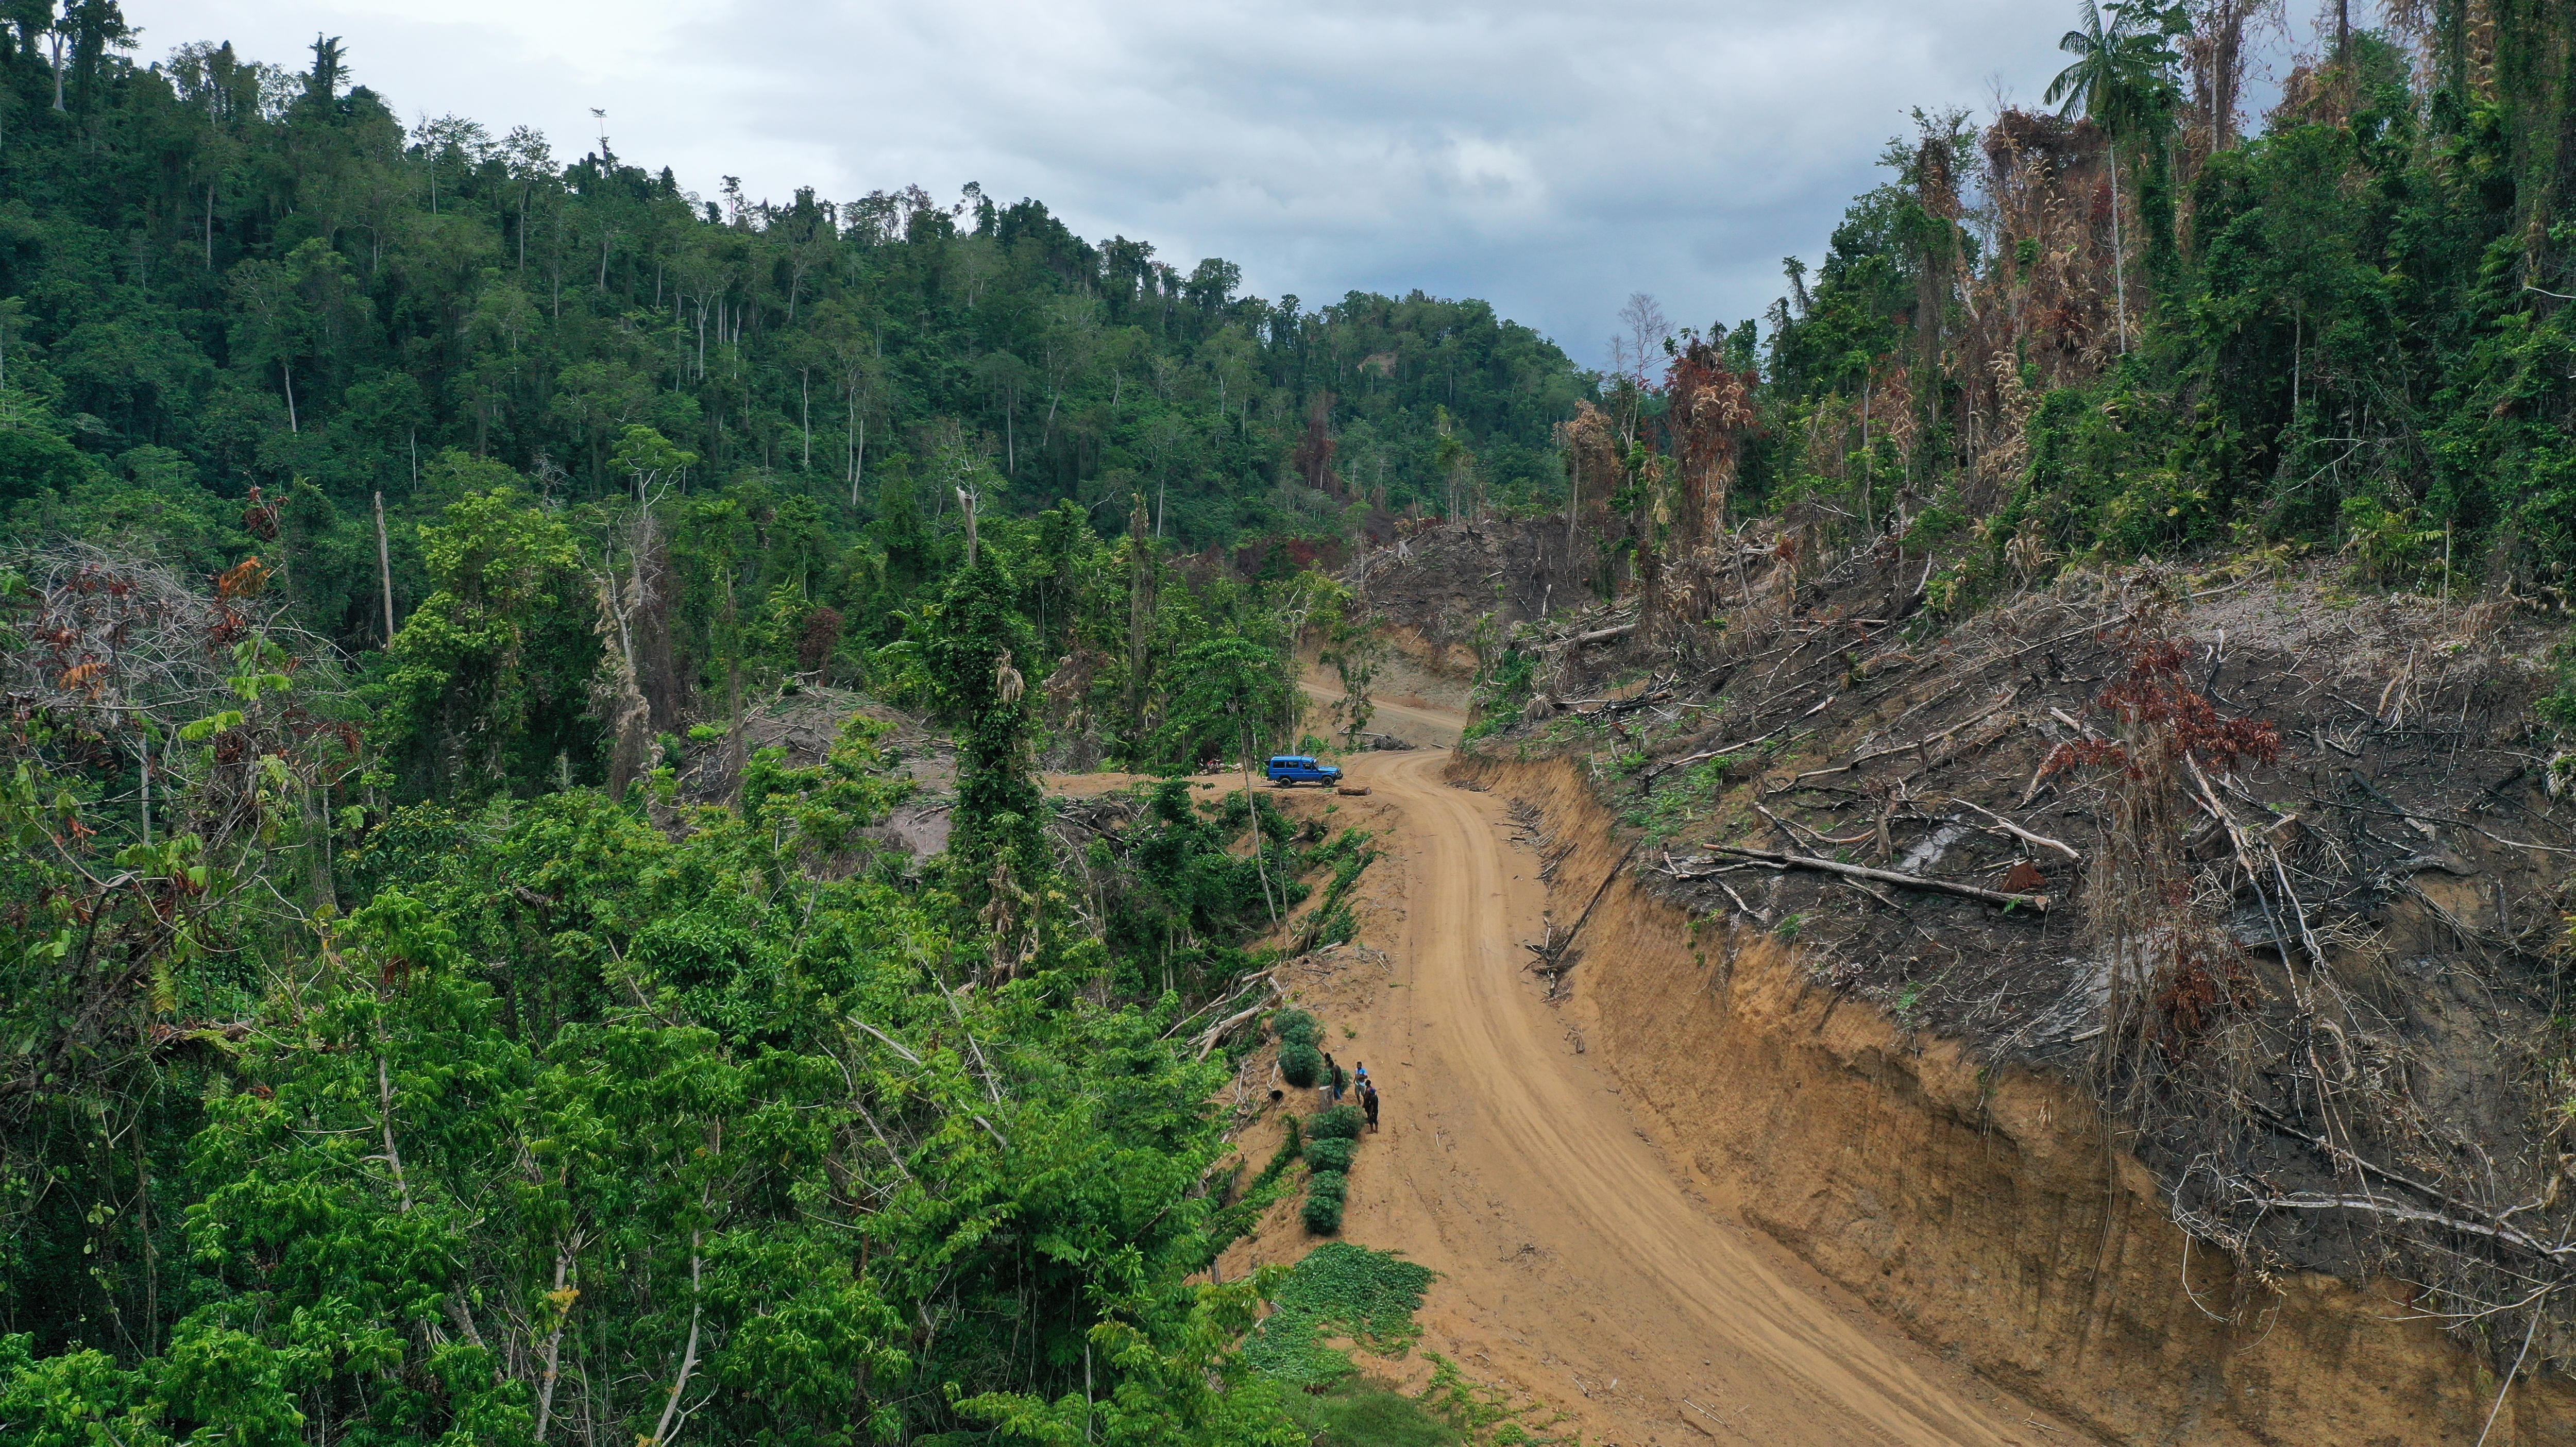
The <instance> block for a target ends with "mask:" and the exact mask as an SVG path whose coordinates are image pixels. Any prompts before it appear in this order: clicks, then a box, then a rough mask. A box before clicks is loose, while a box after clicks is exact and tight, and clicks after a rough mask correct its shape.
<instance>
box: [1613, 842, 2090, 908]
mask: <svg viewBox="0 0 2576 1447" xmlns="http://www.w3.org/2000/svg"><path fill="white" fill-rule="evenodd" d="M1709 848H1711V849H1713V850H1715V851H1717V852H1718V853H1720V854H1732V855H1736V856H1738V857H1740V858H1744V859H1758V860H1760V861H1762V862H1763V863H1765V864H1769V865H1775V866H1778V867H1780V868H1784V869H1813V870H1817V871H1819V872H1821V873H1825V874H1839V875H1843V876H1845V877H1846V878H1850V879H1868V880H1875V881H1877V882H1878V883H1880V884H1901V885H1903V886H1905V887H1906V888H1908V889H1928V890H1931V891H1933V892H1935V893H1937V894H1955V895H1957V896H1959V897H1960V898H1962V899H1975V900H1983V901H1984V902H1986V903H1987V904H1997V905H2002V906H2004V907H2006V908H2020V909H2030V910H2039V911H2042V912H2045V911H2046V910H2047V909H2048V905H2049V899H2048V896H2047V895H2044V894H2006V893H2005V892H2004V891H2002V890H1999V889H1981V888H1979V887H1978V886H1976V885H1973V884H1958V883H1954V882H1952V881H1950V880H1947V879H1925V878H1923V877H1922V876H1921V875H1916V874H1900V873H1898V872H1897V871H1895V870H1893V869H1872V868H1869V867H1868V866H1866V865H1861V864H1844V863H1841V862H1840V861H1838V860H1832V859H1817V858H1814V857H1812V856H1810V855H1804V854H1777V853H1774V852H1772V851H1771V850H1768V849H1745V848H1740V847H1738V846H1736V845H1733V844H1712V845H1710V846H1709ZM1694 862H1697V861H1690V860H1685V861H1683V862H1682V863H1681V864H1679V865H1669V864H1668V865H1667V866H1666V867H1665V869H1664V871H1663V872H1664V873H1665V874H1667V875H1670V876H1671V877H1673V878H1675V879H1703V878H1706V877H1707V876H1708V875H1709V874H1714V873H1716V871H1715V870H1708V871H1705V872H1704V873H1692V872H1690V869H1689V865H1690V864H1692V863H1694Z"/></svg>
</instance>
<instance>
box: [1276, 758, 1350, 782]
mask: <svg viewBox="0 0 2576 1447" xmlns="http://www.w3.org/2000/svg"><path fill="white" fill-rule="evenodd" d="M1264 772H1265V773H1267V774H1268V775H1269V776H1270V782H1271V783H1273V784H1276V785H1278V786H1279V787H1280V788H1282V789H1285V788H1288V787H1289V786H1290V785H1293V784H1338V783H1340V782H1341V781H1342V770H1341V766H1340V765H1338V764H1319V763H1316V762H1315V761H1314V760H1313V759H1311V758H1309V757H1307V756H1306V755H1304V754H1276V755H1273V756H1272V757H1271V760H1270V766H1269V768H1268V769H1266V770H1264Z"/></svg>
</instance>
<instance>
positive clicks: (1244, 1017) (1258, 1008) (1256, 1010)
mask: <svg viewBox="0 0 2576 1447" xmlns="http://www.w3.org/2000/svg"><path fill="white" fill-rule="evenodd" d="M1262 973H1263V974H1266V975H1268V976H1269V977H1270V988H1269V989H1268V990H1267V991H1265V992H1264V993H1263V994H1262V996H1261V998H1260V999H1259V1000H1257V1001H1255V1002H1253V1004H1252V1006H1251V1008H1249V1009H1247V1010H1243V1011H1241V1012H1239V1013H1237V1014H1233V1015H1228V1016H1226V1017H1225V1018H1224V1019H1222V1020H1219V1021H1217V1022H1216V1023H1215V1024H1213V1025H1211V1026H1209V1027H1208V1028H1207V1029H1206V1030H1205V1031H1204V1032H1202V1033H1201V1034H1200V1036H1199V1037H1198V1039H1196V1040H1194V1041H1192V1042H1191V1043H1192V1044H1194V1045H1196V1046H1197V1047H1198V1053H1197V1054H1196V1055H1194V1056H1192V1057H1191V1058H1192V1059H1195V1060H1205V1059H1207V1058H1208V1055H1209V1054H1210V1053H1211V1052H1213V1051H1214V1050H1215V1049H1216V1047H1217V1042H1218V1041H1220V1040H1223V1039H1224V1038H1225V1037H1226V1036H1228V1035H1230V1034H1232V1033H1233V1032H1234V1031H1235V1030H1236V1029H1237V1028H1238V1027H1240V1026H1242V1025H1243V1024H1244V1023H1246V1022H1247V1021H1249V1020H1251V1019H1252V1017H1253V1016H1255V1015H1258V1014H1260V1013H1262V1012H1263V1011H1265V1010H1268V1009H1270V1008H1271V1006H1272V1005H1273V1004H1275V1003H1276V1002H1278V1001H1280V1000H1283V999H1286V998H1287V996H1288V987H1287V986H1286V985H1283V984H1281V983H1280V982H1279V977H1278V974H1277V972H1276V969H1275V967H1274V968H1273V969H1271V970H1265V971H1263V972H1262ZM1253 978H1255V979H1259V978H1261V976H1259V975H1256V976H1254V977H1253Z"/></svg>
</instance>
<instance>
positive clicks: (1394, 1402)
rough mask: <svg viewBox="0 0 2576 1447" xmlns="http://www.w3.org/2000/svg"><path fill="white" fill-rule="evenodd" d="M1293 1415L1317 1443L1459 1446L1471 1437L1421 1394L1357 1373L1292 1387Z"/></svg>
mask: <svg viewBox="0 0 2576 1447" xmlns="http://www.w3.org/2000/svg"><path fill="white" fill-rule="evenodd" d="M1287 1408H1288V1416H1289V1417H1290V1419H1292V1420H1293V1421H1295V1422H1296V1424H1297V1425H1298V1426H1299V1427H1300V1428H1303V1429H1304V1430H1305V1431H1306V1433H1307V1434H1308V1436H1309V1437H1310V1438H1311V1439H1312V1441H1313V1443H1314V1447H1459V1444H1461V1443H1463V1442H1464V1441H1465V1440H1466V1438H1465V1435H1464V1434H1462V1433H1461V1432H1460V1431H1459V1430H1458V1429H1457V1428H1455V1427H1452V1426H1450V1425H1449V1423H1448V1422H1447V1421H1446V1420H1444V1419H1442V1418H1440V1417H1437V1416H1434V1415H1432V1413H1431V1411H1430V1410H1429V1409H1428V1408H1426V1407H1425V1406H1424V1405H1423V1403H1422V1402H1421V1400H1420V1399H1418V1398H1415V1397H1409V1396H1406V1395H1405V1394H1404V1393H1402V1392H1400V1391H1398V1390H1396V1389H1395V1388H1394V1387H1393V1386H1390V1385H1389V1384H1387V1383H1385V1382H1381V1381H1379V1380H1378V1379H1376V1378H1375V1377H1369V1376H1362V1375H1357V1374H1354V1375H1352V1376H1348V1377H1344V1378H1342V1379H1341V1380H1340V1381H1338V1382H1335V1383H1333V1384H1332V1385H1331V1386H1330V1387H1328V1388H1326V1389H1324V1390H1323V1391H1320V1392H1314V1391H1306V1392H1291V1393H1289V1394H1288V1400H1287Z"/></svg>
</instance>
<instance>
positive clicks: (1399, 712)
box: [1297, 676, 1467, 749]
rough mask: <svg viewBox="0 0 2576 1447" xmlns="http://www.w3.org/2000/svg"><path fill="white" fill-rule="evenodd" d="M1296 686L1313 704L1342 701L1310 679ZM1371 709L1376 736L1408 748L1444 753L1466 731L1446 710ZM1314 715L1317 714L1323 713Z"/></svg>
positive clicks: (1381, 704)
mask: <svg viewBox="0 0 2576 1447" xmlns="http://www.w3.org/2000/svg"><path fill="white" fill-rule="evenodd" d="M1297 686H1298V687H1299V688H1302V689H1304V690H1305V691H1306V697H1307V698H1308V699H1309V700H1311V701H1312V702H1314V703H1318V704H1334V703H1339V702H1341V700H1342V691H1341V690H1340V689H1339V688H1336V687H1334V686H1333V685H1332V684H1331V683H1327V682H1318V681H1317V680H1316V679H1315V678H1313V677H1312V676H1309V677H1307V678H1304V679H1300V680H1299V681H1298V684H1297ZM1371 708H1372V709H1373V710H1374V712H1373V713H1372V714H1371V715H1370V718H1369V722H1370V723H1371V724H1374V725H1375V726H1376V728H1377V730H1378V731H1379V732H1381V733H1389V734H1393V735H1395V736H1396V737H1397V738H1400V739H1402V740H1404V741H1405V742H1406V743H1409V744H1421V745H1428V746H1430V747H1433V748H1443V749H1445V748H1448V747H1450V746H1451V745H1453V744H1455V743H1457V742H1458V734H1459V731H1460V730H1461V729H1463V728H1464V727H1466V723H1467V720H1466V718H1465V716H1464V715H1461V714H1455V713H1450V712H1448V711H1447V710H1445V709H1436V708H1419V707H1416V706H1414V705H1412V704H1404V703H1391V702H1389V701H1387V700H1385V699H1382V698H1381V699H1373V700H1371ZM1313 712H1315V713H1318V714H1320V713H1321V712H1322V711H1321V710H1314V711H1313ZM1310 726H1316V725H1310ZM1320 727H1322V728H1323V730H1324V731H1325V732H1330V731H1331V730H1330V725H1329V724H1325V725H1320Z"/></svg>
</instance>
